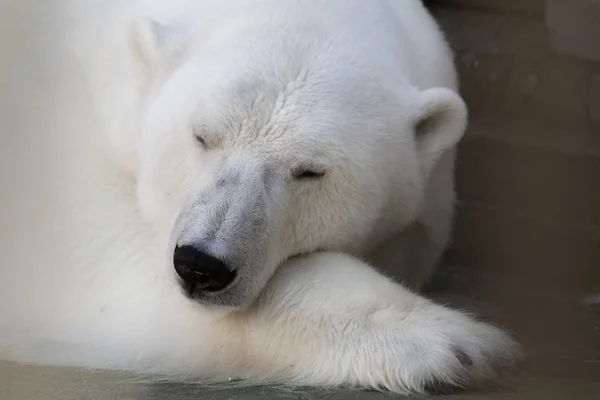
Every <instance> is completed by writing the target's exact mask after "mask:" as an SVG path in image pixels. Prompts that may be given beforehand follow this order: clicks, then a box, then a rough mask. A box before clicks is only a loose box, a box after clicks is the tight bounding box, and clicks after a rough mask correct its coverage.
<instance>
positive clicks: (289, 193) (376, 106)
mask: <svg viewBox="0 0 600 400" xmlns="http://www.w3.org/2000/svg"><path fill="white" fill-rule="evenodd" d="M236 29H241V28H236V27H235V26H234V27H222V29H215V30H214V31H212V32H211V34H210V35H204V36H202V40H199V39H198V37H199V35H200V33H193V32H191V31H190V30H187V29H183V28H181V27H174V26H166V25H162V24H159V23H156V22H153V21H143V22H141V23H139V24H137V25H136V29H135V32H134V41H133V54H134V63H133V64H134V65H135V67H136V68H138V76H139V77H140V82H138V83H139V90H140V93H143V95H142V97H141V99H142V100H141V101H140V109H141V110H142V112H141V113H140V121H141V122H140V126H141V129H140V130H139V132H132V133H131V134H132V135H134V136H135V137H131V138H128V139H127V140H128V142H129V143H134V144H135V145H134V146H133V148H134V149H135V152H136V157H137V161H136V163H137V166H136V174H137V196H138V201H139V207H140V210H141V213H142V215H143V216H144V218H146V219H147V220H149V221H150V222H151V223H153V224H154V225H155V226H156V227H157V229H160V230H162V231H164V232H167V231H168V233H169V235H170V238H171V239H170V243H169V248H168V255H169V260H170V261H171V260H172V263H171V264H170V266H169V268H171V269H172V270H173V272H174V273H173V276H174V277H175V278H176V279H177V281H178V284H179V285H180V286H181V287H182V288H183V289H184V290H185V293H187V295H188V296H190V298H192V299H194V300H196V301H199V302H200V303H203V304H205V305H221V306H229V307H247V306H249V305H250V304H252V302H253V301H254V300H255V299H256V298H257V296H258V294H259V293H260V292H261V290H262V289H263V288H264V286H265V285H266V283H267V281H268V280H269V279H270V277H271V276H272V274H273V273H274V271H275V270H276V269H277V267H278V265H280V264H281V263H282V262H283V261H285V260H286V259H288V258H290V257H293V256H297V255H301V254H305V253H308V252H314V251H318V250H337V251H344V252H348V253H352V254H358V255H360V254H364V253H366V252H368V251H369V250H370V249H372V248H373V247H374V246H376V245H377V244H378V242H379V241H381V240H383V239H385V238H387V237H389V236H390V235H392V234H395V233H397V232H398V231H400V230H401V229H402V228H403V227H405V226H406V225H407V224H408V223H410V222H411V221H412V220H414V218H415V217H416V215H417V213H418V212H419V207H420V204H421V203H422V198H423V195H424V189H425V185H426V182H427V177H428V174H429V171H430V170H431V168H432V166H433V165H434V164H435V162H436V160H437V159H438V157H439V156H440V155H441V154H442V153H443V152H444V151H445V150H447V149H448V148H450V147H452V146H454V145H455V144H456V143H457V141H458V140H459V139H460V137H461V136H462V134H463V131H464V129H465V125H466V109H465V105H464V103H463V101H462V100H461V99H460V97H459V96H458V95H457V94H455V93H454V92H453V91H451V90H448V89H443V88H434V89H428V90H419V89H418V88H415V87H412V86H410V85H408V84H407V83H406V82H404V81H403V79H402V76H399V77H389V76H384V74H379V73H378V71H377V66H376V65H370V64H369V63H370V62H371V61H369V60H363V59H361V58H360V57H358V58H356V59H353V60H351V57H353V55H352V54H348V53H344V48H343V46H333V45H331V44H330V43H327V41H321V40H319V39H318V38H317V39H315V40H312V39H314V38H310V37H301V38H298V37H296V38H281V37H279V36H277V35H269V34H261V33H260V30H256V31H251V32H249V31H243V32H242V31H236ZM399 75H401V74H399Z"/></svg>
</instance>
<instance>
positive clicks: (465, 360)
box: [454, 350, 473, 366]
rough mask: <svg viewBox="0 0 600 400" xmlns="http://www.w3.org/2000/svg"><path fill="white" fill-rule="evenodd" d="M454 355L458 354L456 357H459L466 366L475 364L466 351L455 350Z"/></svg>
mask: <svg viewBox="0 0 600 400" xmlns="http://www.w3.org/2000/svg"><path fill="white" fill-rule="evenodd" d="M454 355H455V356H456V358H457V359H458V361H460V363H461V364H462V365H465V366H471V365H473V360H472V359H471V357H469V356H468V355H467V353H465V352H464V351H462V350H454Z"/></svg>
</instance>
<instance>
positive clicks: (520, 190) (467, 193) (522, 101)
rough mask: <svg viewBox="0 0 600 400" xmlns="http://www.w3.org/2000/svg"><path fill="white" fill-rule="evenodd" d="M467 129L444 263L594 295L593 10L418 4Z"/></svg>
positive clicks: (596, 76)
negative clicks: (432, 29)
mask: <svg viewBox="0 0 600 400" xmlns="http://www.w3.org/2000/svg"><path fill="white" fill-rule="evenodd" d="M426 3H427V4H428V5H429V6H430V7H431V10H432V11H433V12H434V15H435V16H436V18H438V20H439V21H440V23H441V24H442V26H443V28H444V30H445V31H446V33H447V34H448V36H449V39H450V42H451V45H452V46H453V48H454V49H455V51H456V53H457V58H456V61H457V65H458V68H459V71H460V74H461V85H462V94H463V96H464V97H465V100H466V101H467V103H468V105H469V108H470V112H471V126H470V128H469V131H468V134H467V138H466V140H465V141H464V142H463V143H462V145H461V149H460V150H461V151H460V157H459V163H458V191H459V198H460V200H461V204H460V206H459V215H458V220H457V225H456V230H455V231H456V233H455V240H454V244H453V246H452V250H451V251H450V254H449V257H450V259H451V260H453V261H456V262H461V263H466V264H468V265H469V266H472V267H474V268H475V267H476V268H478V269H479V270H485V269H491V270H498V269H502V270H503V271H505V272H506V273H507V274H516V275H524V276H532V277H534V278H535V279H536V280H537V281H539V282H540V284H542V285H551V286H554V287H560V288H562V290H567V291H580V290H582V289H583V290H586V291H588V290H589V291H597V290H598V288H600V0H547V1H544V0H433V1H426Z"/></svg>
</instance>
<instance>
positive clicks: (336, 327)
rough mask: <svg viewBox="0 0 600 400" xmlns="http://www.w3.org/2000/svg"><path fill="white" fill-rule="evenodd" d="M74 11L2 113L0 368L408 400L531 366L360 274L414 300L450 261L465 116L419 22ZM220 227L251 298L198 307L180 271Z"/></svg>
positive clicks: (195, 7)
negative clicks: (240, 381)
mask: <svg viewBox="0 0 600 400" xmlns="http://www.w3.org/2000/svg"><path fill="white" fill-rule="evenodd" d="M148 3H151V4H148ZM68 11H69V12H70V13H69V17H70V19H69V20H68V21H67V22H69V23H70V24H71V25H67V27H68V29H67V30H66V32H67V33H68V38H67V37H65V36H60V35H61V34H64V31H63V32H58V31H54V30H53V31H52V32H53V35H55V36H52V35H50V34H48V35H46V37H45V39H44V40H46V42H47V43H46V44H50V43H52V41H53V40H54V42H55V43H59V44H62V45H64V46H61V45H56V46H55V49H54V50H55V51H53V52H52V54H51V55H50V54H46V53H40V52H39V51H38V49H39V48H33V49H30V50H29V51H28V52H26V51H25V50H23V55H24V57H26V58H25V60H24V63H25V62H27V61H29V65H31V67H30V68H32V70H33V72H34V73H28V71H19V70H18V69H14V74H15V75H14V76H15V79H14V82H15V84H14V86H11V87H10V88H8V89H7V91H6V92H5V93H7V94H8V93H10V94H11V96H13V95H14V106H13V107H14V113H12V115H9V114H7V120H6V121H5V122H4V124H5V127H4V128H3V130H4V129H6V131H7V132H8V131H9V129H10V131H11V132H13V135H12V136H11V140H6V141H5V142H6V145H5V146H3V161H6V166H5V167H6V168H3V180H2V185H3V187H2V190H3V193H11V194H12V196H11V197H10V198H9V199H7V201H6V206H4V205H3V208H2V221H3V222H2V224H3V225H2V235H3V236H2V249H1V250H2V255H1V257H2V259H1V260H0V261H1V262H2V264H1V265H2V271H1V274H2V275H0V296H1V297H0V300H1V304H2V305H3V310H2V311H3V312H2V320H0V337H1V339H0V356H1V357H2V358H5V359H13V360H19V361H26V362H34V363H42V364H47V363H49V364H65V365H82V366H92V367H103V368H118V369H128V370H134V371H142V372H152V373H162V374H174V375H178V376H191V377H194V378H199V379H202V380H206V381H219V380H224V379H226V378H228V377H231V376H234V377H241V378H245V379H248V380H249V381H251V382H257V383H261V382H276V381H279V382H281V381H284V382H294V383H304V384H311V385H323V386H337V385H351V386H362V387H372V388H378V389H388V390H391V391H394V392H398V393H407V392H420V391H423V390H424V389H425V388H426V387H428V386H432V385H435V384H467V383H470V382H473V381H477V380H479V379H480V378H484V377H487V376H488V375H489V374H490V373H491V372H492V371H493V367H494V366H496V365H502V364H503V362H505V361H510V360H511V359H513V358H514V357H516V354H517V351H516V345H515V343H514V342H513V341H512V340H511V339H510V338H509V337H508V336H507V335H506V334H505V333H503V332H501V331H500V330H498V329H496V328H493V327H491V326H489V325H486V324H484V323H481V322H476V321H475V320H473V319H471V318H470V317H467V316H465V315H463V314H461V313H460V312H457V311H452V310H449V309H447V308H444V307H441V306H438V305H435V304H433V303H431V302H429V301H427V300H426V299H424V298H422V297H419V296H417V295H416V294H413V293H412V292H410V291H408V290H407V289H405V288H403V287H402V286H400V285H398V284H397V283H394V282H392V281H391V280H389V279H388V278H386V277H384V276H383V275H381V274H380V273H378V272H376V271H375V269H373V268H372V267H370V266H369V265H367V264H366V263H364V262H362V261H360V260H359V259H358V258H355V257H354V256H356V257H361V258H363V259H365V260H369V261H371V262H372V264H373V265H375V266H377V267H378V268H381V269H384V270H386V271H387V273H388V275H394V276H395V277H397V278H399V279H403V280H405V282H406V283H407V284H408V285H409V286H411V287H413V288H417V289H418V288H419V287H421V286H422V285H423V283H425V282H426V281H427V279H428V278H429V276H430V275H431V272H432V271H433V269H434V267H435V265H436V263H437V262H438V260H439V257H440V255H441V253H442V251H443V250H444V248H445V246H446V244H447V242H448V238H449V234H450V227H451V222H452V211H453V205H454V192H453V163H454V146H455V144H456V143H457V142H458V140H460V138H461V136H462V134H463V132H464V129H465V125H466V118H467V116H466V108H465V105H464V103H463V102H462V100H461V99H460V97H459V96H458V95H457V94H456V91H457V84H456V77H455V71H454V67H453V65H452V55H451V53H450V51H449V49H448V47H447V45H446V43H445V42H444V39H443V37H442V35H441V34H440V32H439V30H438V28H437V26H436V24H435V23H434V21H433V20H432V18H431V17H430V16H429V15H428V14H427V12H426V11H425V9H424V8H423V6H422V5H421V3H420V1H416V0H380V1H369V2H366V1H360V0H327V1H314V2H310V1H292V0H253V1H245V0H244V1H242V0H227V1H223V0H221V1H217V0H204V1H191V0H178V1H173V0H171V1H167V0H164V1H154V2H147V1H135V0H130V1H126V2H123V1H111V0H105V1H92V0H89V1H86V2H80V3H78V4H77V6H74V5H71V6H70V8H69V9H68ZM57 25H58V24H57ZM61 26H62V25H61ZM27 57H29V58H27ZM11 71H13V70H11ZM7 73H8V72H7ZM25 81H27V82H26V83H25ZM7 97H8V95H7ZM58 100H59V101H58ZM24 110H27V111H28V112H29V113H30V114H29V116H28V118H25V116H23V115H22V112H23V111H24ZM32 110H33V111H36V110H37V113H34V114H35V115H34V116H32V115H31V112H32ZM194 135H201V136H202V137H203V139H204V140H205V142H206V148H202V146H199V144H198V143H197V141H196V139H195V138H194ZM19 150H20V151H21V153H20V156H19V157H16V156H15V154H17V153H16V152H17V151H19ZM306 165H309V166H310V168H316V169H319V170H323V171H325V176H324V178H323V179H322V180H318V181H308V182H297V181H295V180H294V179H293V173H294V171H296V170H297V169H298V168H300V167H303V166H306ZM9 166H10V167H11V168H13V169H15V168H16V169H15V170H16V171H19V174H18V176H19V179H15V178H14V174H7V173H6V172H7V168H8V167H9ZM200 199H201V200H200ZM225 205H226V206H225ZM223 215H224V217H223ZM218 218H221V219H219V220H217V219H218ZM217 223H218V224H220V225H219V226H220V227H221V228H220V230H219V234H218V235H216V236H215V237H216V238H215V239H212V241H210V242H206V243H208V244H207V245H209V246H210V249H211V251H212V252H214V253H215V254H217V255H219V256H222V257H226V256H227V257H230V259H232V260H236V261H235V262H234V263H237V264H236V268H237V269H238V275H239V276H240V277H241V278H240V279H238V281H236V282H235V284H234V285H233V288H231V289H228V290H227V291H226V293H225V294H218V295H215V296H213V297H209V298H204V299H200V300H199V301H197V302H196V301H191V300H189V299H187V298H186V297H185V296H184V295H183V294H182V293H181V290H180V288H179V287H178V285H177V283H176V281H175V279H174V278H173V275H174V273H173V271H172V269H173V268H172V265H171V257H172V251H173V248H174V246H175V244H178V243H182V242H192V241H198V240H207V239H206V237H207V229H209V228H210V227H211V226H213V225H214V224H217ZM257 226H259V227H260V228H257ZM320 250H325V251H326V252H320ZM311 253H312V254H311ZM342 253H347V254H351V255H344V254H342ZM295 255H300V256H295ZM294 256H295V257H294ZM290 257H291V258H290ZM469 360H470V361H472V365H470V366H469V365H466V364H467V363H466V361H469ZM461 361H463V362H462V363H461Z"/></svg>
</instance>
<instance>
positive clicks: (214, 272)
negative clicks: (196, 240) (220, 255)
mask: <svg viewBox="0 0 600 400" xmlns="http://www.w3.org/2000/svg"><path fill="white" fill-rule="evenodd" d="M173 265H174V267H175V272H177V275H179V277H180V278H181V280H182V281H183V285H184V286H185V289H186V290H187V292H188V294H189V295H190V296H191V295H192V294H193V293H194V292H195V291H197V290H199V291H204V292H217V291H219V290H223V289H225V288H226V287H227V286H229V285H230V284H231V282H233V280H234V279H235V276H236V272H235V271H232V270H230V269H229V268H228V267H227V265H225V263H223V262H222V261H221V260H219V259H217V258H215V257H213V256H211V255H209V254H206V253H205V252H203V251H201V250H200V249H198V248H196V247H195V246H190V245H185V246H177V248H175V252H174V254H173Z"/></svg>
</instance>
